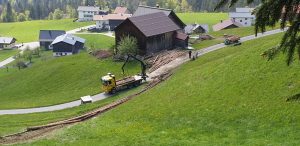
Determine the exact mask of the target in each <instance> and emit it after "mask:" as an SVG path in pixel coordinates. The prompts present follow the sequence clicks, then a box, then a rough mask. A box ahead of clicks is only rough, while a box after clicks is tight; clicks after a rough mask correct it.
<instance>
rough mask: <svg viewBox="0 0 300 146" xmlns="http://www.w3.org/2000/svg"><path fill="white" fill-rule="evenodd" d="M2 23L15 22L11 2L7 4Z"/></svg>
mask: <svg viewBox="0 0 300 146" xmlns="http://www.w3.org/2000/svg"><path fill="white" fill-rule="evenodd" d="M2 21H3V22H13V21H14V13H13V10H12V7H11V4H10V2H7V3H6V6H5V8H4V10H3V12H2Z"/></svg>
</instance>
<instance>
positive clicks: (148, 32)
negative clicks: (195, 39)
mask: <svg viewBox="0 0 300 146" xmlns="http://www.w3.org/2000/svg"><path fill="white" fill-rule="evenodd" d="M178 31H181V32H182V31H183V30H182V29H181V28H180V27H179V26H178V25H177V24H176V23H175V22H173V21H172V20H171V19H170V18H169V17H168V16H167V15H165V13H164V12H158V13H151V14H146V15H140V16H135V17H130V18H128V19H126V20H125V21H124V22H123V23H121V24H120V25H119V26H118V27H117V28H116V29H115V34H116V44H119V42H120V41H121V39H122V37H124V36H132V37H135V38H136V39H137V41H138V48H139V52H140V54H141V55H147V54H151V53H155V52H159V51H161V50H166V49H173V48H174V47H175V46H176V41H178V40H181V41H184V42H185V41H186V40H187V39H188V38H186V37H183V35H185V34H180V37H177V36H178V35H177V33H178ZM186 36H187V35H186ZM182 39H185V40H182ZM180 44H181V43H180ZM180 44H179V45H180ZM182 44H183V46H179V47H187V46H185V45H186V44H185V43H182Z"/></svg>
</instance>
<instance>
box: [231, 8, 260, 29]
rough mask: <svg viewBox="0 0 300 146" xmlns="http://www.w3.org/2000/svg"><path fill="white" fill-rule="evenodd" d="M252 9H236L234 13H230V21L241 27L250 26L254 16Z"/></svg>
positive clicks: (252, 23)
mask: <svg viewBox="0 0 300 146" xmlns="http://www.w3.org/2000/svg"><path fill="white" fill-rule="evenodd" d="M253 10H254V9H253V8H236V12H230V13H229V17H230V19H232V20H234V21H236V22H239V23H240V24H242V26H244V27H247V26H252V25H254V22H255V15H254V14H252V12H253Z"/></svg>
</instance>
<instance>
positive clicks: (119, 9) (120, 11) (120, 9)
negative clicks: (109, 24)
mask: <svg viewBox="0 0 300 146" xmlns="http://www.w3.org/2000/svg"><path fill="white" fill-rule="evenodd" d="M113 14H130V12H129V10H128V9H127V8H126V7H116V9H115V11H114V12H113Z"/></svg>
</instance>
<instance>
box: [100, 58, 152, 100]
mask: <svg viewBox="0 0 300 146" xmlns="http://www.w3.org/2000/svg"><path fill="white" fill-rule="evenodd" d="M130 58H133V59H135V60H137V61H139V62H140V63H141V68H142V72H141V74H138V75H134V76H130V77H125V78H123V79H120V80H116V77H115V75H113V74H111V73H108V74H107V75H105V76H103V77H102V78H101V82H102V90H103V91H104V92H105V93H108V94H115V93H116V92H117V91H120V90H123V89H129V88H132V87H137V86H140V85H141V84H142V82H143V80H144V81H146V79H147V77H148V76H147V75H146V65H145V63H144V62H143V61H142V60H140V59H138V58H136V57H135V56H133V55H128V57H127V59H126V61H125V63H124V64H123V66H122V71H123V74H124V67H125V65H126V64H127V62H128V61H129V59H130Z"/></svg>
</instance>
